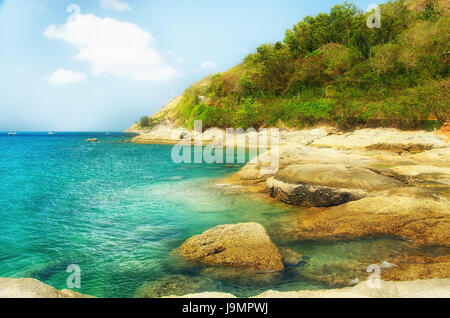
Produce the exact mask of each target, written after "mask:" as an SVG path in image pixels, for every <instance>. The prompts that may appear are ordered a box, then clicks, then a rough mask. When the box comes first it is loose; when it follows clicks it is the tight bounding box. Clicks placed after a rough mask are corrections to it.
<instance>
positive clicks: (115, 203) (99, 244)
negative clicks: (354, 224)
mask: <svg viewBox="0 0 450 318" xmlns="http://www.w3.org/2000/svg"><path fill="white" fill-rule="evenodd" d="M87 138H98V139H99V142H97V143H87V142H86V139H87ZM129 139H130V136H129V135H124V134H122V133H109V134H105V133H61V132H59V133H58V132H57V133H55V134H54V135H48V134H47V133H18V134H17V135H16V136H8V134H7V132H5V133H0V277H13V278H36V279H39V280H41V281H43V282H45V283H47V284H49V285H51V286H53V287H56V288H58V289H64V288H68V286H67V278H68V276H69V275H70V273H67V271H66V270H67V268H68V266H69V265H72V264H75V265H77V266H79V267H80V269H81V288H80V289H75V290H76V291H78V292H81V293H85V294H89V295H94V296H97V297H135V296H139V295H148V293H146V292H145V288H149V289H151V288H152V286H160V285H161V283H159V285H158V282H161V280H162V281H163V282H164V279H165V278H166V279H167V278H168V277H169V280H168V281H167V283H166V285H168V286H169V287H167V286H166V287H167V288H168V293H169V294H170V293H171V292H175V293H183V292H188V291H190V289H189V288H191V287H192V286H191V287H189V288H187V289H186V288H185V289H186V290H185V289H183V287H181V289H179V290H175V291H173V290H171V289H170V282H171V281H172V280H174V281H177V280H178V281H179V280H180V277H181V281H182V282H181V284H183V281H184V284H185V285H189V284H190V283H189V281H190V279H192V281H193V283H192V284H193V285H195V286H194V287H195V288H194V287H192V288H193V291H195V292H202V291H219V292H230V293H233V294H235V295H237V296H241V297H242V296H252V295H256V294H258V293H260V292H263V291H265V290H267V289H276V290H301V289H318V288H329V287H330V286H329V285H327V283H326V282H324V281H323V280H320V279H315V278H314V277H312V278H311V276H310V275H302V270H298V268H287V270H286V271H285V272H284V273H283V274H282V275H281V276H279V277H277V278H275V279H263V280H261V281H257V280H255V279H253V278H252V277H247V278H242V277H239V278H237V279H227V278H223V277H221V276H214V275H213V276H211V275H210V276H208V277H206V276H207V274H206V273H207V271H206V272H205V271H204V268H200V267H199V268H197V267H195V266H193V267H186V266H178V265H177V261H176V260H175V259H174V257H173V251H174V250H176V248H178V247H179V246H180V245H181V244H182V243H183V242H184V241H185V240H186V239H188V238H189V237H191V236H193V235H196V234H200V233H202V232H203V231H205V230H206V229H209V228H212V227H214V226H216V225H219V224H230V223H238V222H258V223H261V224H262V225H263V226H264V227H265V228H266V229H267V231H268V233H269V235H270V236H271V238H272V240H273V241H274V242H275V243H276V244H277V245H281V246H283V245H284V246H286V247H289V248H291V249H293V250H295V251H298V252H301V253H302V254H304V255H305V256H304V261H303V262H302V263H301V264H299V266H300V267H301V269H302V268H303V269H305V270H308V268H312V269H313V270H314V269H317V268H318V269H319V270H320V268H322V267H323V266H324V265H328V267H327V270H330V266H331V268H333V264H342V263H355V262H359V261H364V260H365V259H366V258H367V257H369V256H370V257H371V258H374V257H375V258H378V259H379V260H380V261H381V260H382V259H383V258H386V257H388V256H392V255H393V254H395V253H401V252H402V251H404V250H405V249H409V248H412V247H411V246H410V245H409V243H407V242H401V241H398V240H393V239H377V240H358V241H350V242H295V241H294V242H292V241H289V240H287V239H286V237H284V235H283V228H284V227H285V226H286V225H287V224H286V222H287V221H286V220H289V216H290V215H292V214H295V213H301V211H299V209H298V208H293V207H289V206H287V205H284V204H280V203H278V204H277V203H273V202H268V201H267V200H265V199H261V198H259V197H253V196H249V195H245V194H242V193H241V192H240V191H236V189H233V188H232V187H229V186H227V185H226V184H223V182H221V181H220V179H221V178H223V177H226V176H228V175H230V174H232V173H234V172H236V171H238V170H239V169H240V168H241V167H242V164H234V165H227V164H213V165H211V164H175V163H173V162H172V160H171V150H172V146H169V145H136V144H133V143H130V142H124V141H127V140H129ZM171 278H172V280H171ZM203 278H205V280H204V281H203V280H202V279H203ZM350 278H351V277H349V279H350ZM186 280H187V283H186V282H185V281H186ZM255 281H256V282H257V283H255ZM162 286H163V288H165V286H164V283H163V284H162ZM143 289H144V292H142V290H143ZM139 291H140V292H139ZM161 293H162V294H161V295H163V294H164V291H161ZM157 294H158V293H157ZM152 295H154V294H152ZM158 295H159V294H158Z"/></svg>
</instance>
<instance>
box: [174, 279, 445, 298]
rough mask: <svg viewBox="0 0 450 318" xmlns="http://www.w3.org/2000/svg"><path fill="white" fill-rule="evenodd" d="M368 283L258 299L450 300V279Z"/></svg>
mask: <svg viewBox="0 0 450 318" xmlns="http://www.w3.org/2000/svg"><path fill="white" fill-rule="evenodd" d="M374 287H376V286H374V285H373V284H372V285H370V284H368V283H367V282H366V281H364V282H361V283H359V284H358V285H356V286H354V287H346V288H341V289H328V290H302V291H292V292H279V291H273V290H269V291H266V292H264V293H262V294H259V295H257V296H255V297H254V298H450V279H429V280H415V281H408V282H387V281H381V285H380V288H374ZM216 297H217V298H235V297H234V296H233V295H232V294H224V293H201V294H193V295H185V296H182V297H180V298H216Z"/></svg>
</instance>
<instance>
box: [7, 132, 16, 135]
mask: <svg viewBox="0 0 450 318" xmlns="http://www.w3.org/2000/svg"><path fill="white" fill-rule="evenodd" d="M15 135H17V133H16V132H15V131H10V132H9V133H8V136H15Z"/></svg>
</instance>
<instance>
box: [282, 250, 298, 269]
mask: <svg viewBox="0 0 450 318" xmlns="http://www.w3.org/2000/svg"><path fill="white" fill-rule="evenodd" d="M280 253H281V257H282V258H283V263H284V264H285V265H289V266H296V265H298V264H300V262H301V261H302V260H303V254H301V253H299V252H296V251H294V250H292V249H290V248H280Z"/></svg>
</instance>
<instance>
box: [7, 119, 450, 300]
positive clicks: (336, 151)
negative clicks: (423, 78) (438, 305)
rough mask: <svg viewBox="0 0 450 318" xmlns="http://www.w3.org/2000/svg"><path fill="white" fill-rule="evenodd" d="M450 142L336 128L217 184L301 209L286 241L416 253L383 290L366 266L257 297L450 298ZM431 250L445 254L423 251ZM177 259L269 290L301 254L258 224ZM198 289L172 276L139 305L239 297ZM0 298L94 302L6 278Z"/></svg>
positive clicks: (216, 233) (158, 136) (295, 138)
mask: <svg viewBox="0 0 450 318" xmlns="http://www.w3.org/2000/svg"><path fill="white" fill-rule="evenodd" d="M184 131H185V130H183V129H178V128H173V127H170V126H167V125H164V126H160V127H156V128H155V129H154V130H152V131H150V132H147V133H143V132H141V133H140V134H139V135H138V136H137V137H135V138H134V139H133V142H136V143H167V144H174V143H178V142H179V141H180V139H179V138H180V136H182V134H183V133H184ZM221 133H222V132H220V131H217V130H215V131H210V132H209V133H206V134H204V136H203V137H204V138H203V139H204V141H207V142H208V141H212V140H215V141H217V139H216V137H215V136H217V135H220V134H221ZM250 134H252V133H250ZM255 134H257V133H255ZM448 141H449V140H448V135H446V134H441V133H431V132H424V131H407V132H405V131H399V130H396V129H381V128H379V129H363V130H358V131H354V132H347V133H344V132H339V131H337V130H336V129H334V128H330V127H319V128H315V129H309V130H302V131H290V130H282V131H281V132H280V147H279V148H277V149H276V150H274V149H269V150H268V152H266V153H263V154H260V156H259V157H257V158H256V159H255V160H252V161H251V162H249V163H248V164H246V165H245V166H244V167H243V168H242V169H241V170H240V171H239V172H237V173H235V174H233V175H231V176H229V177H227V178H225V179H223V180H220V182H221V184H227V185H237V186H238V187H235V188H234V187H232V188H234V190H233V191H239V192H258V193H263V194H264V195H265V196H266V197H267V198H268V199H270V200H274V201H280V202H282V203H280V204H287V205H291V206H292V207H298V213H293V214H292V215H290V216H289V218H288V219H286V220H283V222H284V223H285V224H286V228H284V229H280V231H281V233H280V234H281V236H283V237H286V238H288V239H289V240H291V241H294V242H295V241H308V240H315V241H327V240H328V241H346V240H355V239H362V238H368V237H369V238H376V237H380V238H383V237H395V238H397V239H399V240H403V241H406V242H410V244H411V245H412V246H415V247H417V253H412V254H411V253H410V254H408V253H406V254H405V255H397V256H396V257H393V258H391V259H388V260H387V262H385V263H386V264H387V265H386V264H385V265H383V264H381V265H380V266H384V267H383V271H382V273H381V279H382V280H383V287H382V288H381V289H373V288H368V286H367V283H366V282H364V280H366V279H367V277H368V276H369V274H368V273H367V272H366V270H365V269H366V267H367V265H368V264H373V263H374V262H377V260H374V259H368V260H367V264H366V263H358V264H354V268H350V267H342V268H341V269H339V271H341V272H335V270H336V269H333V271H332V272H330V273H329V274H327V271H326V270H325V271H323V269H322V268H321V269H318V272H314V271H309V272H301V275H303V277H306V278H311V279H318V280H320V281H323V282H326V283H327V284H328V285H329V286H331V287H344V288H339V289H328V290H320V291H299V292H275V291H268V292H265V293H262V294H260V295H258V296H256V297H261V298H264V297H450V250H449V248H450V145H449V143H448ZM226 145H227V143H226V140H223V143H222V146H226ZM249 146H250V147H251V146H255V145H249ZM272 151H278V152H279V169H278V170H277V171H275V172H273V173H269V174H268V173H267V170H265V168H266V165H267V161H266V160H264V159H265V158H267V156H270V155H271V152H272ZM427 247H433V248H438V249H439V250H440V252H439V253H435V254H426V253H422V252H420V251H419V250H420V248H427ZM174 255H176V256H177V257H179V258H181V259H183V261H184V262H185V263H186V264H190V263H191V264H202V265H204V266H205V270H204V273H205V274H207V276H208V277H209V279H212V280H214V277H221V278H223V277H225V278H226V279H228V278H230V277H232V278H235V277H236V276H237V277H239V275H253V276H255V275H254V274H255V273H256V274H258V275H256V277H257V279H260V280H261V279H262V280H263V281H271V280H273V279H276V277H277V275H279V273H282V272H283V271H284V270H285V269H286V267H288V268H291V269H292V268H295V267H296V266H298V264H300V263H301V262H302V261H303V255H302V254H301V253H298V252H295V251H292V250H289V249H286V248H279V247H277V246H276V245H275V244H274V243H273V242H272V241H271V238H270V237H269V235H268V234H267V232H266V230H265V229H264V227H262V226H261V225H259V224H257V223H242V224H228V225H219V226H217V227H216V228H213V229H210V230H207V231H205V232H204V233H202V234H199V235H196V236H194V237H192V238H190V239H188V240H187V241H186V242H185V243H184V244H182V245H181V246H180V248H179V249H177V250H176V251H174ZM378 261H379V260H378ZM186 266H189V265H186ZM300 271H301V269H300ZM349 275H353V276H352V277H355V279H354V280H350V279H349ZM193 284H194V285H195V286H197V287H198V288H197V287H195V288H193V287H192V285H193ZM352 285H354V286H353V287H351V286H352ZM185 286H188V287H189V288H185ZM202 286H207V284H205V282H203V281H193V280H192V278H189V277H183V275H174V277H169V278H167V279H163V280H161V281H158V282H155V283H154V284H152V286H143V287H142V288H141V289H140V290H138V291H137V293H136V296H137V297H165V296H169V295H172V294H173V292H176V294H177V295H180V294H181V295H183V294H187V295H186V296H185V297H234V296H233V295H231V294H223V293H215V292H214V293H201V294H196V291H198V290H204V289H205V288H203V287H202ZM183 291H188V292H183ZM189 291H192V293H191V292H189ZM0 297H51V298H61V297H88V296H85V295H81V294H78V293H75V292H71V291H67V290H63V291H58V290H56V289H54V288H52V287H49V286H47V285H45V284H43V283H41V282H38V281H36V280H29V279H24V280H14V279H3V278H0Z"/></svg>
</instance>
